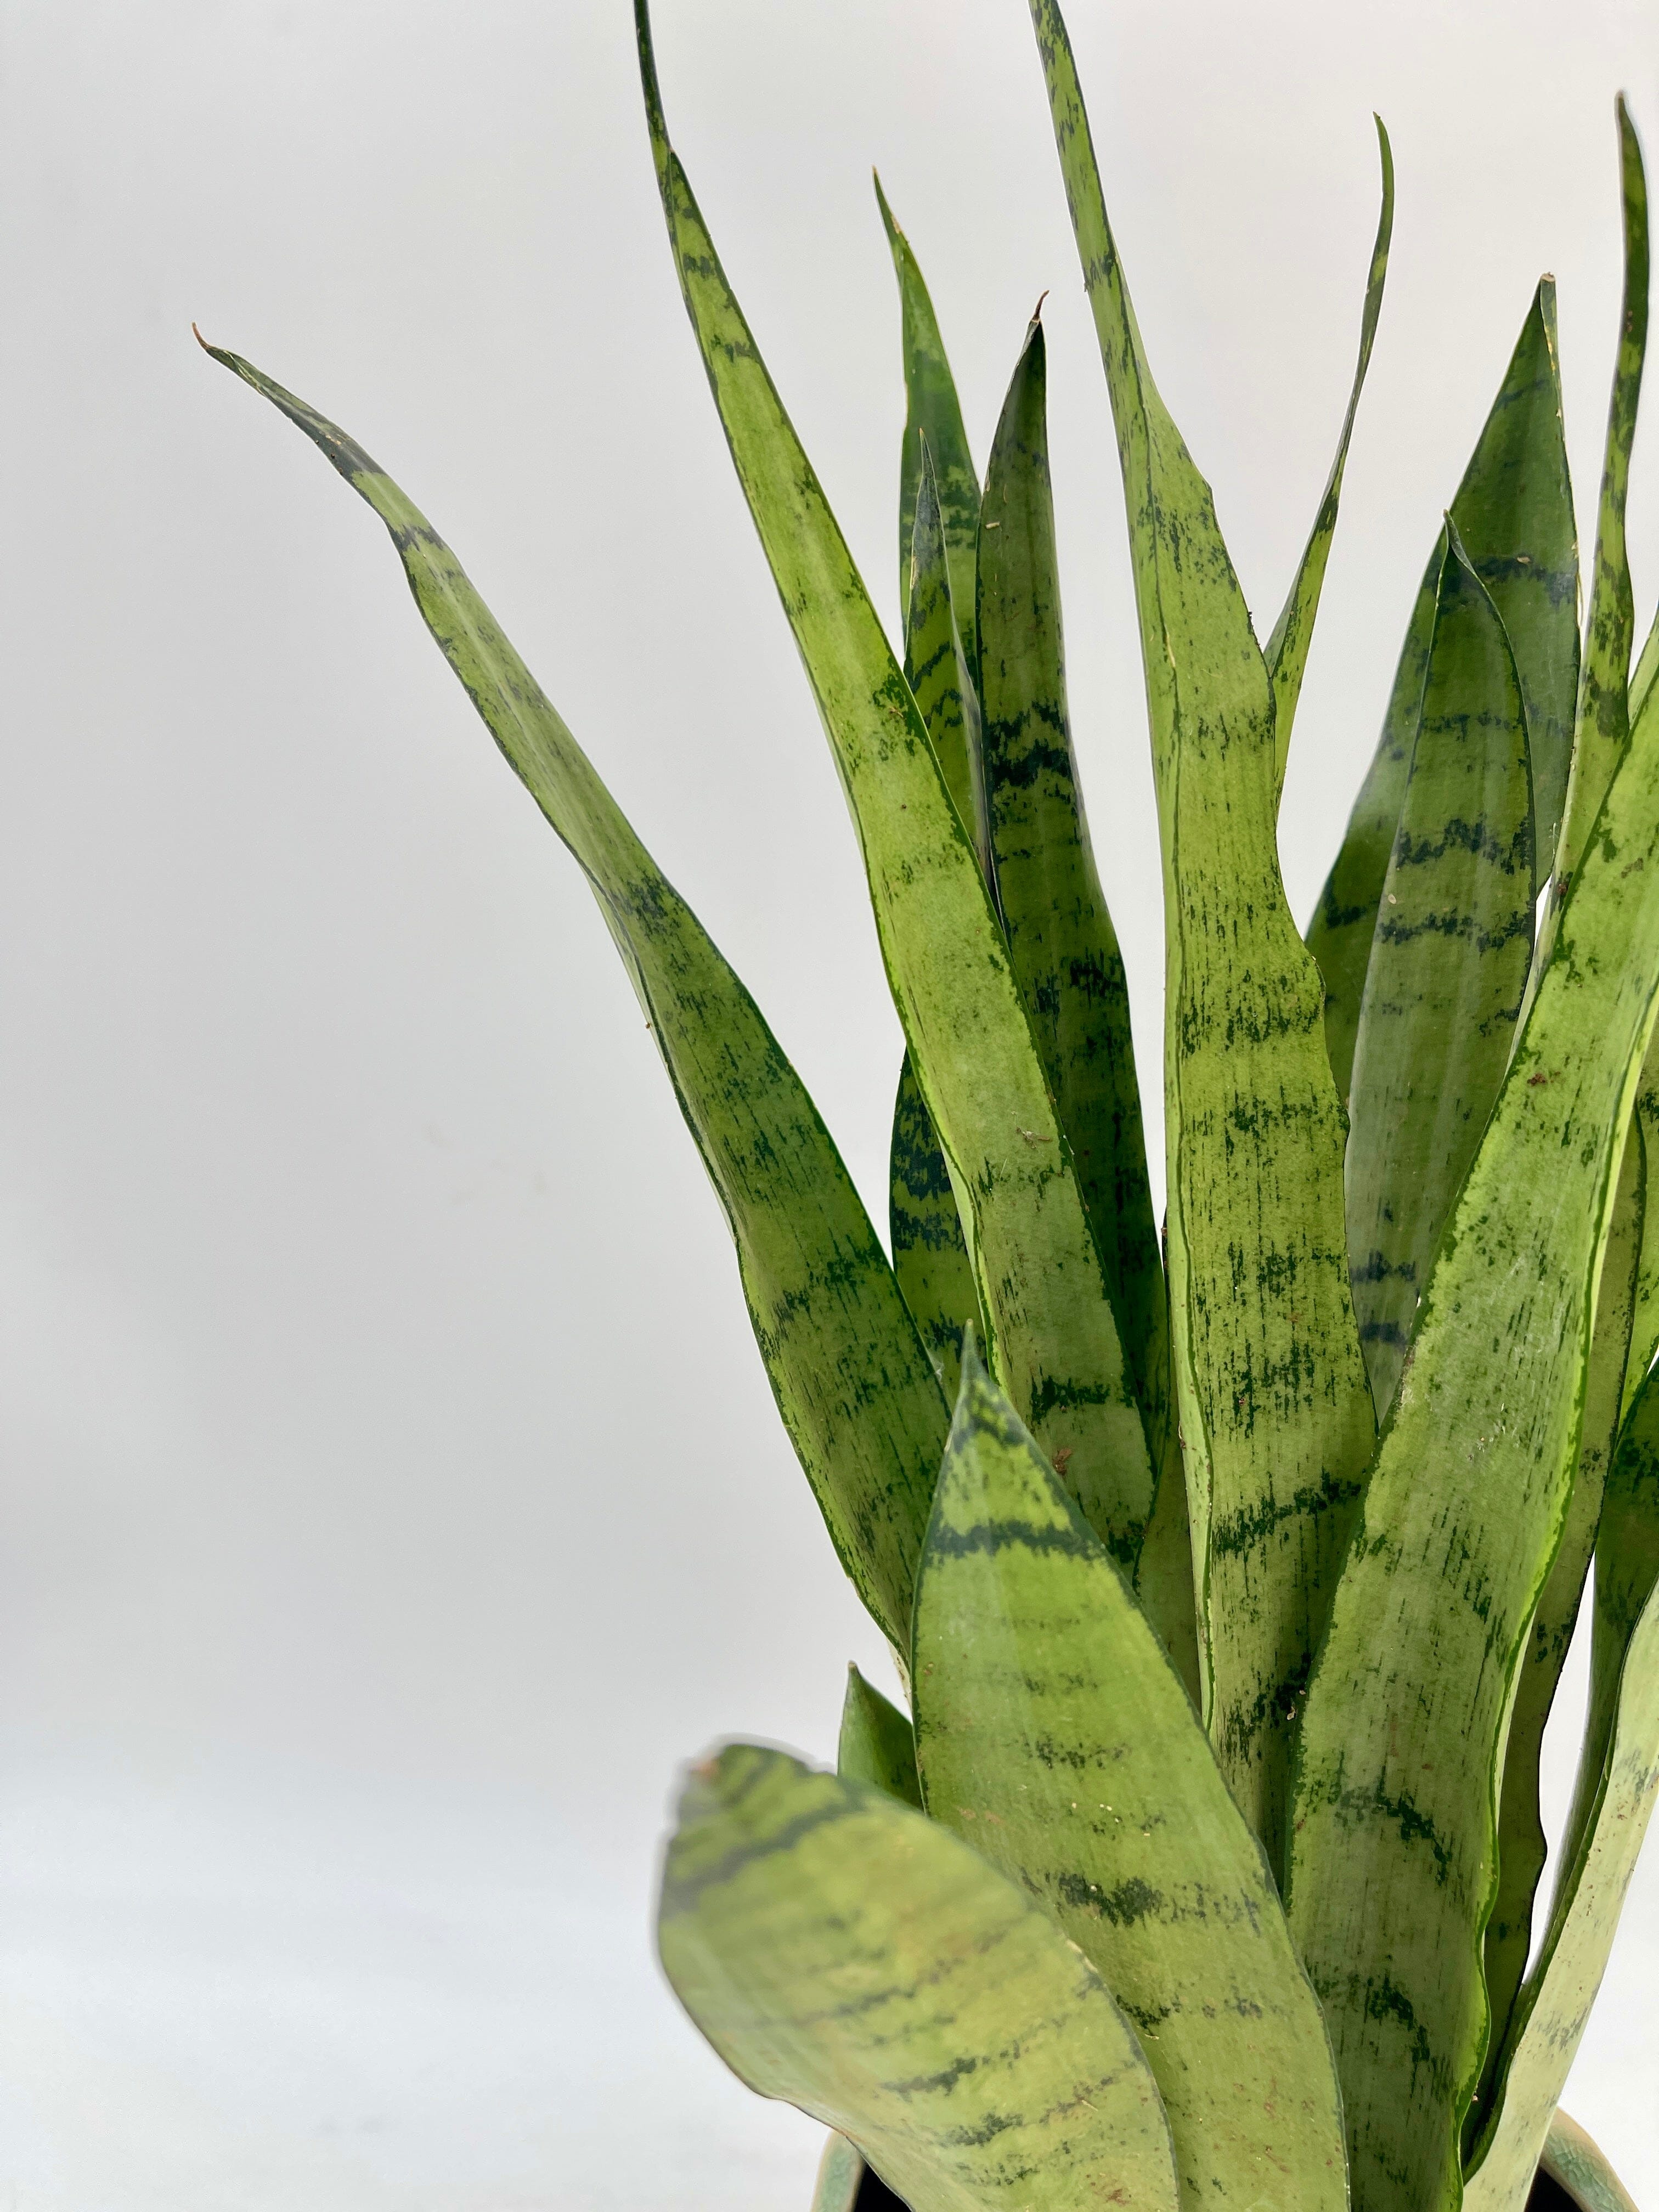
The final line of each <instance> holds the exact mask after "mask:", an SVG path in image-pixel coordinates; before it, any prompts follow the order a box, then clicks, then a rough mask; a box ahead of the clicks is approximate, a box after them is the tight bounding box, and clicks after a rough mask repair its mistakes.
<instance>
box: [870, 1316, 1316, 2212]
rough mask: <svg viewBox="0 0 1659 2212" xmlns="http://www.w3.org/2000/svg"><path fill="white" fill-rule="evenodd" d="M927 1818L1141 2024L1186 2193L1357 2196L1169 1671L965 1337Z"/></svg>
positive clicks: (1306, 2021)
mask: <svg viewBox="0 0 1659 2212" xmlns="http://www.w3.org/2000/svg"><path fill="white" fill-rule="evenodd" d="M911 1671H912V1675H913V1679H914V1680H915V1690H916V1735H917V1748H918V1754H919V1758H920V1763H921V1775H922V1783H923V1789H924V1793H925V1796H926V1801H927V1809H928V1812H929V1813H930V1814H931V1815H932V1816H933V1819H934V1820H939V1821H942V1822H943V1823H944V1824H945V1826H948V1827H951V1828H953V1829H954V1830H955V1831H956V1832H957V1833H958V1834H959V1835H961V1836H962V1837H963V1838H965V1839H966V1840H967V1841H968V1842H969V1843H971V1844H973V1845H974V1846H975V1849H976V1850H979V1851H980V1852H981V1853H982V1854H983V1856H984V1857H986V1858H987V1859H988V1860H989V1861H990V1862H991V1863H992V1864H993V1865H994V1866H998V1867H1000V1868H1001V1869H1002V1870H1003V1871H1004V1872H1005V1873H1006V1874H1007V1875H1010V1876H1012V1878H1013V1880H1014V1881H1017V1882H1018V1884H1019V1885H1020V1887H1021V1888H1022V1889H1023V1890H1024V1891H1027V1892H1029V1893H1030V1894H1031V1895H1033V1896H1035V1897H1037V1898H1039V1899H1041V1900H1042V1903H1043V1904H1044V1905H1046V1906H1047V1907H1048V1911H1050V1912H1051V1913H1052V1914H1053V1915H1054V1918H1055V1919H1056V1920H1057V1921H1058V1923H1060V1927H1061V1928H1062V1929H1064V1930H1065V1932H1066V1935H1067V1936H1070V1937H1071V1939H1072V1941H1073V1942H1074V1943H1076V1944H1077V1946H1078V1947H1079V1949H1080V1950H1081V1951H1082V1952H1083V1954H1084V1955H1085V1957H1086V1958H1087V1959H1089V1960H1091V1961H1092V1963H1093V1964H1094V1965H1095V1966H1097V1968H1098V1969H1099V1971H1100V1972H1101V1975H1102V1977H1103V1979H1104V1980H1105V1982H1106V1984H1107V1985H1108V1987H1109V1989H1110V1990H1112V1992H1113V1994H1114V1996H1115V1997H1116V1998H1117V2000H1118V2002H1119V2003H1120V2005H1121V2007H1122V2008H1123V2010H1124V2011H1125V2012H1126V2013H1127V2015H1128V2016H1129V2018H1130V2020H1131V2021H1133V2024H1134V2026H1135V2028H1136V2030H1137V2033H1139V2037H1140V2040H1141V2045H1142V2048H1143V2049H1144V2050H1145V2051H1146V2057H1147V2061H1148V2063H1149V2064H1150V2065H1151V2067H1152V2072H1153V2074H1154V2075H1155V2076H1156V2077H1157V2081H1158V2088H1159V2090H1160V2092H1161V2093H1162V2095H1163V2098H1164V2109H1165V2110H1166V2112H1168V2114H1169V2117H1170V2130H1171V2132H1172V2134H1173V2136H1174V2138H1175V2147H1176V2166H1177V2168H1178V2170H1179V2172H1180V2176H1181V2188H1182V2204H1183V2206H1185V2207H1188V2208H1189V2212H1199V2208H1214V2209H1215V2212H1223V2208H1226V2207H1229V2206H1232V2207H1237V2212H1247V2208H1255V2212H1317V2208H1319V2207H1325V2208H1327V2212H1346V2203H1347V2185H1346V2169H1345V2164H1344V2157H1343V2148H1342V2117H1341V2106H1340V2099H1339V2098H1338V2095H1337V2088H1336V2077H1335V2074H1334V2069H1333V2067H1332V2063H1331V2055H1330V2046H1329V2044H1328V2041H1327V2039H1326V2035H1325V2028H1324V2023H1323V2021H1322V2019H1321V2017H1320V2013H1319V2007H1318V2005H1317V2003H1316V2001H1315V1998H1314V1994H1313V1991H1312V1990H1311V1989H1310V1987H1309V1985H1308V1981H1307V1978H1306V1977H1305V1975H1304V1973H1303V1971H1302V1967H1301V1965H1300V1963H1299V1961H1298V1960H1297V1956H1296V1953H1295V1951H1294V1949H1293V1948H1292V1947H1291V1938H1290V1931H1289V1929H1287V1928H1286V1926H1285V1918H1284V1915H1283V1913H1282V1912H1281V1911H1280V1909H1279V1896H1278V1893H1277V1891H1276V1890H1275V1888H1274V1887H1273V1877H1272V1875H1271V1874H1270V1872H1269V1871H1268V1868H1267V1861H1266V1859H1265V1858H1264V1857H1263V1856H1262V1852H1261V1845H1260V1844H1258V1843H1257V1842H1256V1840H1255V1837H1254V1836H1253V1835H1252V1834H1251V1833H1250V1831H1249V1828H1248V1827H1247V1826H1245V1823H1244V1821H1243V1818H1242V1817H1241V1815H1240V1814H1239V1811H1238V1808H1237V1806H1236V1805H1235V1804H1234V1802H1233V1801H1232V1798H1231V1795H1230V1794H1229V1792H1228V1790H1227V1785H1226V1784H1225V1781H1224V1780H1223V1778H1222V1776H1221V1771H1220V1769H1219V1768H1218V1765H1217V1764H1216V1759H1215V1753H1214V1752H1213V1750H1212V1748H1211V1746H1210V1744H1209V1741H1208V1740H1207V1738H1206V1735H1205V1734H1204V1731H1203V1729H1202V1727H1201V1726H1200V1723H1199V1720H1198V1717H1197V1716H1196V1714H1195V1713H1194V1711H1193V1708H1192V1705H1191V1704H1190V1703H1189V1702H1188V1698H1187V1695H1186V1692H1185V1690H1184V1688H1183V1686H1182V1682H1181V1680H1180V1678H1179V1677H1178V1675H1177V1674H1176V1671H1175V1669H1174V1668H1173V1667H1171V1665H1170V1662H1169V1660H1168V1658H1167V1656H1165V1654H1164V1650H1163V1649H1162V1648H1161V1646H1160V1644H1158V1640H1157V1638H1155V1637H1154V1635H1153V1633H1152V1629H1151V1627H1150V1626H1149V1624H1148V1623H1147V1621H1146V1619H1145V1617H1144V1616H1143V1615H1142V1613H1141V1612H1140V1610H1139V1607H1138V1606H1137V1605H1136V1603H1135V1601H1134V1599H1133V1596H1132V1595H1131V1594H1130V1591H1129V1589H1128V1587H1127V1584H1126V1583H1125V1582H1124V1580H1123V1578H1122V1577H1121V1575H1120V1574H1119V1572H1118V1571H1117V1569H1116V1568H1115V1566H1114V1565H1113V1564H1112V1562H1111V1560H1110V1559H1109V1558H1108V1557H1107V1556H1106V1553H1104V1552H1103V1550H1102V1548H1101V1547H1100V1545H1099V1543H1098V1542H1097V1541H1096V1539H1095V1537H1094V1535H1093V1534H1092V1533H1091V1530H1090V1529H1089V1528H1088V1526H1087V1524H1086V1523H1085V1522H1084V1521H1083V1520H1082V1518H1081V1517H1080V1516H1079V1514H1078V1512H1077V1510H1076V1508H1075V1507H1074V1506H1073V1504H1072V1502H1071V1500H1070V1499H1069V1498H1067V1497H1066V1492H1064V1490H1063V1489H1062V1488H1061V1487H1060V1485H1059V1483H1058V1482H1057V1481H1056V1480H1055V1479H1054V1474H1053V1473H1052V1471H1051V1469H1050V1468H1049V1467H1048V1462H1046V1461H1045V1460H1044V1458H1043V1456H1042V1453H1041V1452H1039V1451H1038V1450H1037V1449H1036V1446H1035V1445H1034V1444H1033V1443H1032V1441H1031V1439H1030V1435H1029V1434H1028V1433H1027V1431H1025V1429H1024V1427H1023V1425H1021V1423H1020V1422H1019V1420H1018V1418H1017V1416H1016V1415H1015V1413H1014V1410H1013V1408H1012V1406H1011V1405H1010V1404H1009V1403H1008V1401H1007V1399H1006V1397H1005V1396H1004V1395H1002V1394H1001V1392H1000V1391H999V1390H997V1389H996V1388H995V1387H994V1384H993V1383H992V1382H991V1380H990V1378H989V1376H987V1374H986V1373H985V1370H984V1369H983V1368H982V1367H981V1365H980V1364H979V1362H978V1361H977V1359H976V1358H975V1357H974V1354H973V1351H972V1348H971V1346H969V1347H968V1348H967V1349H966V1350H965V1351H964V1353H963V1382H962V1390H961V1395H959V1397H958V1399H957V1410H956V1418H955V1420H954V1422H953V1424H952V1426H951V1443H950V1447H949V1449H948V1450H947V1451H946V1453H945V1466H944V1468H943V1470H942V1472H941V1474H940V1477H939V1493H938V1496H937V1498H935V1500H934V1504H933V1520H932V1522H931V1523H930V1524H929V1528H928V1533H927V1550H926V1553H925V1554H924V1558H923V1565H922V1571H921V1579H920V1582H919V1583H918V1585H917V1591H916V1624H915V1650H914V1653H913V1663H912V1670H911Z"/></svg>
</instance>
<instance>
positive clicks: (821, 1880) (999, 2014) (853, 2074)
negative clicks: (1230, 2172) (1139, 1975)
mask: <svg viewBox="0 0 1659 2212" xmlns="http://www.w3.org/2000/svg"><path fill="white" fill-rule="evenodd" d="M658 1940H659V1946H660V1949H661V1954H662V1962H663V1966H664V1967H665V1970H666V1972H667V1974H668V1978H669V1980H670V1981H671V1983H672V1984H673V1986H674V1990H675V1992H676V1994H677V1995H678V1997H679V1999H680V2002H682V2004H684V2007H685V2008H686V2010H687V2011H688V2012H689V2013H690V2015H691V2017H692V2019H693V2020H694V2021H696V2024H697V2026H698V2027H700V2028H701V2029H702V2032H703V2033H704V2034H705V2035H706V2036H707V2037H708V2040H709V2041H710V2043H712V2044H713V2045H714V2048H715V2050H716V2051H718V2052H719V2053H720V2057H722V2058H724V2059H725V2061H726V2064H727V2065H728V2066H730V2067H731V2068H732V2070H733V2071H734V2072H735V2073H736V2074H738V2075H739V2076H740V2077H741V2078H742V2079H743V2080H744V2081H746V2082H748V2084H749V2086H750V2088H752V2089H757V2090H759V2092H760V2093H761V2094H762V2095H763V2096H765V2097H781V2098H784V2099H787V2101H788V2102H789V2103H791V2104H793V2105H798V2106H799V2107H800V2108H801V2110H802V2111H803V2112H810V2113H811V2114H812V2116H813V2117H814V2118H817V2119H819V2120H822V2121H823V2123H824V2124H825V2125H826V2126H829V2127H832V2128H836V2129H838V2130H840V2132H841V2133H842V2135H844V2136H848V2137H849V2138H850V2139H851V2141H852V2142H854V2143H856V2144H857V2146H858V2148H859V2149H860V2151H861V2152H862V2154H864V2156H865V2158H866V2160H868V2161H869V2163H870V2164H871V2165H872V2166H874V2168H875V2169H876V2171H877V2172H878V2173H879V2174H880V2175H881V2177H882V2178H883V2179H884V2181H886V2182H887V2183H888V2184H889V2185H890V2187H892V2188H893V2189H895V2190H896V2191H897V2192H898V2193H899V2195H900V2196H901V2197H902V2198H903V2199H904V2201H905V2203H908V2204H909V2205H911V2206H913V2207H914V2208H915V2212H1072V2208H1073V2207H1074V2206H1076V2205H1078V2204H1079V2203H1084V2202H1085V2201H1086V2200H1087V2199H1088V2198H1089V2197H1092V2196H1095V2195H1096V2194H1097V2192H1098V2191H1099V2189H1100V2187H1101V2185H1102V2182H1103V2178H1104V2177H1109V2182H1110V2187H1111V2191H1112V2201H1113V2203H1115V2204H1117V2205H1121V2206H1122V2207H1123V2208H1124V2212H1175V2206H1176V2180H1175V2172H1174V2167H1173V2164H1172V2161H1171V2158H1170V2136H1169V2129H1168V2126H1167V2124H1166V2123H1165V2121H1164V2114H1163V2112H1162V2110H1161V2109H1160V2107H1159V2105H1158V2093H1157V2090H1156V2088H1155V2087H1154V2086H1153V2083H1152V2075H1151V2074H1150V2072H1149V2071H1148V2070H1147V2067H1146V2060H1145V2059H1144V2058H1143V2057H1141V2055H1140V2051H1139V2048H1138V2046H1137V2045H1136V2043H1135V2039H1134V2037H1133V2033H1131V2032H1130V2029H1129V2027H1128V2026H1127V2022H1126V2021H1124V2019H1123V2017H1122V2015H1121V2013H1120V2012H1119V2011H1118V2009H1117V2007H1116V2006H1115V2004H1114V2003H1113V2002H1112V2000H1111V1998H1110V1996H1109V1995H1108V1994H1107V1991H1106V1989H1105V1986H1104V1984H1103V1983H1102V1981H1101V1979H1100V1978H1099V1976H1098V1975H1097V1973H1096V1972H1095V1971H1094V1969H1093V1967H1092V1966H1090V1965H1089V1964H1088V1963H1087V1961H1086V1960H1084V1959H1082V1958H1080V1957H1079V1954H1078V1953H1077V1952H1076V1951H1074V1950H1073V1948H1071V1946H1070V1945H1069V1944H1068V1943H1067V1942H1066V1940H1065V1938H1064V1937H1063V1936H1061V1935H1060V1933H1059V1931H1058V1929H1055V1927H1054V1924H1053V1923H1052V1922H1051V1921H1050V1920H1049V1919H1048V1916H1047V1915H1046V1914H1045V1913H1044V1912H1043V1911H1042V1909H1041V1908H1040V1907H1039V1906H1038V1905H1036V1904H1035V1903H1033V1902H1032V1900H1031V1899H1029V1898H1027V1897H1024V1896H1023V1895H1022V1894H1021V1893H1020V1892H1019V1891H1018V1889H1017V1888H1016V1887H1014V1885H1013V1884H1012V1882H1010V1881H1007V1880H1006V1879H1005V1878H1004V1876H1003V1875H1000V1874H998V1873H997V1872H996V1871H995V1870H994V1869H993V1868H991V1867H989V1866H987V1864H986V1863H985V1862H984V1861H983V1860H982V1859H981V1858H980V1857H977V1855H976V1854H975V1852H973V1851H971V1850H969V1849H968V1848H967V1846H966V1845H965V1844H961V1843H959V1842H958V1841H957V1838H955V1837H954V1836H952V1835H950V1834H948V1833H947V1832H946V1831H945V1829H943V1828H941V1827H939V1826H937V1825H936V1824H935V1823H933V1821H931V1820H924V1819H923V1818H922V1816H921V1814H919V1813H913V1812H911V1811H909V1810H908V1808H906V1807H904V1806H902V1805H899V1804H896V1803H895V1802H894V1801H893V1799H892V1798H890V1797H889V1796H885V1795H884V1794H883V1792H881V1791H880V1790H871V1789H868V1788H866V1787H865V1786H863V1785H862V1784H858V1783H854V1782H843V1781H840V1780H838V1779H837V1778H836V1776H834V1775H832V1774H813V1773H811V1772H809V1771H808V1770H807V1769H806V1768H805V1767H804V1766H802V1765H800V1764H799V1762H798V1761H797V1760H795V1759H790V1758H788V1757H787V1755H786V1754H785V1753H782V1752H777V1751H763V1750H760V1749H758V1748H757V1747H752V1746H750V1745H748V1744H732V1745H731V1746H729V1747H727V1748H726V1750H725V1751H723V1752H722V1753H720V1756H719V1758H718V1759H714V1760H711V1761H710V1762H709V1763H708V1765H705V1766H702V1767H698V1768H696V1769H695V1770H694V1771H693V1772H692V1774H691V1777H690V1780H689V1781H688V1783H687V1784H686V1788H685V1791H684V1796H682V1798H681V1800H680V1808H679V1826H678V1829H677V1831H676V1832H675V1835H674V1837H673V1838H672V1840H671V1843H670V1844H669V1847H668V1857H667V1863H666V1865H665V1868H664V1871H663V1886H662V1906H661V1914H660V1919H659V1931H658Z"/></svg>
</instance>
